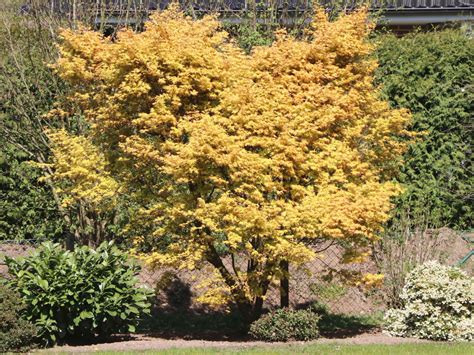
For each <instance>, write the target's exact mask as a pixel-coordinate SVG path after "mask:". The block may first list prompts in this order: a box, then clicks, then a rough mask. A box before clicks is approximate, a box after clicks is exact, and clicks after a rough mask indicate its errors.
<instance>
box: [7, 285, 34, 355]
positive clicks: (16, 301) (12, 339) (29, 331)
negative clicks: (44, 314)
mask: <svg viewBox="0 0 474 355" xmlns="http://www.w3.org/2000/svg"><path fill="white" fill-rule="evenodd" d="M23 309H24V305H23V304H22V301H21V298H20V297H19V295H18V294H17V293H16V292H14V291H13V290H11V289H10V288H9V287H7V285H5V284H4V280H2V281H0V353H5V352H8V351H15V352H24V351H27V350H28V349H30V348H32V347H33V346H34V342H35V340H36V328H35V326H34V325H33V324H31V323H30V322H28V321H27V320H25V319H23V318H21V313H22V311H23Z"/></svg>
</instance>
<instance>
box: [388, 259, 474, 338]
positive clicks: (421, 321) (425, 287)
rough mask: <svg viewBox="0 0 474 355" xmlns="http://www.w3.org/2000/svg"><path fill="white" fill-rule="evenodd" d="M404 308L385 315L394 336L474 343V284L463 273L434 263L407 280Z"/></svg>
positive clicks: (403, 301) (402, 298) (413, 272)
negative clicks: (472, 341) (469, 341)
mask: <svg viewBox="0 0 474 355" xmlns="http://www.w3.org/2000/svg"><path fill="white" fill-rule="evenodd" d="M400 298H401V300H402V303H403V305H402V307H401V308H400V309H391V310H389V311H387V313H386V315H385V322H386V325H385V329H386V332H388V333H389V334H391V335H394V336H401V337H416V338H423V339H432V340H449V341H458V340H474V318H473V317H474V282H473V278H472V277H470V276H468V275H467V274H466V273H464V272H463V271H462V270H460V269H458V268H456V267H450V266H444V265H441V264H439V263H438V262H434V261H430V262H427V263H425V264H423V265H421V266H418V267H417V268H415V269H414V270H413V271H412V272H411V273H410V274H409V275H408V277H407V279H406V283H405V286H404V288H403V291H402V294H401V295H400Z"/></svg>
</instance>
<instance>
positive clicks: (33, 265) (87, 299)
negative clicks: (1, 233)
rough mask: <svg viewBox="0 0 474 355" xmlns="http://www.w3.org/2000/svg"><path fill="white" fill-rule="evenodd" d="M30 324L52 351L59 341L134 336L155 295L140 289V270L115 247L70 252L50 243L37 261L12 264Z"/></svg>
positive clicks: (33, 257)
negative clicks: (150, 298) (151, 298)
mask: <svg viewBox="0 0 474 355" xmlns="http://www.w3.org/2000/svg"><path fill="white" fill-rule="evenodd" d="M6 262H7V265H8V268H9V273H10V274H11V275H12V277H13V278H12V280H11V282H10V284H11V286H12V287H13V288H14V289H15V290H16V291H17V292H18V293H19V294H20V296H21V298H22V299H23V301H24V303H25V305H26V308H25V310H24V312H25V315H26V319H28V320H29V321H31V322H33V323H34V325H35V326H36V328H37V329H38V335H39V337H40V338H41V339H42V340H43V341H44V342H45V343H46V344H47V345H52V344H54V343H56V342H57V341H58V340H59V339H66V338H71V337H92V336H95V335H109V334H112V333H118V332H134V331H135V326H136V324H137V322H138V319H139V318H140V316H141V314H142V313H144V312H145V313H147V312H149V306H150V304H149V302H148V295H149V291H148V290H147V289H144V288H142V287H138V286H137V282H138V280H137V278H136V275H137V273H138V271H139V267H138V266H137V265H134V264H131V263H130V262H129V257H128V255H127V254H126V253H124V252H122V251H120V250H119V249H118V248H117V247H115V246H114V245H113V244H112V243H102V244H101V245H100V246H99V247H98V248H97V249H95V250H94V249H92V248H89V247H85V246H84V247H80V248H76V249H75V251H73V252H69V251H66V250H64V249H63V248H61V247H60V246H59V244H52V243H44V244H43V245H42V246H41V247H40V248H39V250H37V251H36V252H35V253H34V254H32V255H31V256H28V257H26V258H19V259H11V258H7V259H6Z"/></svg>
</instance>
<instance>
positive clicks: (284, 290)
mask: <svg viewBox="0 0 474 355" xmlns="http://www.w3.org/2000/svg"><path fill="white" fill-rule="evenodd" d="M280 268H281V271H282V272H283V276H282V277H281V278H280V307H281V308H288V307H289V306H290V280H289V279H288V275H289V265H288V261H287V260H282V261H281V262H280Z"/></svg>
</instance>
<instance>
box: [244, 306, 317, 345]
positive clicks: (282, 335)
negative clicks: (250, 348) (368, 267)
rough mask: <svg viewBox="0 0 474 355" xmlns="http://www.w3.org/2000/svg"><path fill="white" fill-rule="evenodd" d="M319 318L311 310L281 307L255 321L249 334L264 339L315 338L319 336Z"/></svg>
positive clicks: (305, 339)
mask: <svg viewBox="0 0 474 355" xmlns="http://www.w3.org/2000/svg"><path fill="white" fill-rule="evenodd" d="M319 319H320V317H319V316H318V315H317V314H315V313H314V312H312V311H310V310H297V311H294V310H290V309H287V308H281V309H278V310H276V311H274V312H271V313H269V314H266V315H264V316H263V317H261V318H260V319H258V320H256V321H255V322H253V323H252V325H251V326H250V332H249V334H250V335H251V336H252V337H253V338H255V339H259V340H264V341H289V340H304V341H307V340H313V339H316V338H318V337H319V328H318V322H319Z"/></svg>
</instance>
